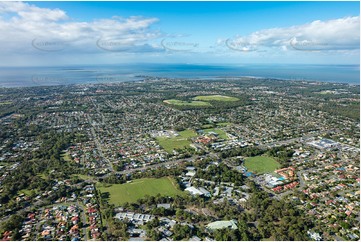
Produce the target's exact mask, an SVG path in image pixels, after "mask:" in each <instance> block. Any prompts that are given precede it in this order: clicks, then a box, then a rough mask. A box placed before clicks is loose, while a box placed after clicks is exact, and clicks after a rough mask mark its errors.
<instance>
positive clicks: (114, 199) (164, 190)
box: [97, 177, 184, 206]
mask: <svg viewBox="0 0 361 242" xmlns="http://www.w3.org/2000/svg"><path fill="white" fill-rule="evenodd" d="M175 185H176V184H175V181H174V180H173V179H172V178H170V177H163V178H143V179H137V180H133V181H132V182H131V183H126V184H112V185H109V184H104V183H97V189H98V190H100V191H101V192H102V193H105V194H104V195H105V196H109V203H111V204H114V205H116V206H120V205H122V204H124V203H126V202H129V203H131V202H136V201H137V200H138V199H139V198H142V197H144V196H145V195H149V196H156V195H157V194H158V193H159V194H161V195H164V196H175V195H183V194H184V192H182V191H181V190H179V189H177V187H176V186H175ZM104 195H103V196H104Z"/></svg>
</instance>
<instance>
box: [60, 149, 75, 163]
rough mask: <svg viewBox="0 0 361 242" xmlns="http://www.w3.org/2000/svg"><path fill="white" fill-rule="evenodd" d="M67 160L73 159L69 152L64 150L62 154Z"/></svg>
mask: <svg viewBox="0 0 361 242" xmlns="http://www.w3.org/2000/svg"><path fill="white" fill-rule="evenodd" d="M60 157H61V158H63V159H64V160H65V161H72V159H71V157H70V154H69V152H67V151H65V150H63V152H62V154H61V155H60Z"/></svg>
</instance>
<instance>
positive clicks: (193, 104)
mask: <svg viewBox="0 0 361 242" xmlns="http://www.w3.org/2000/svg"><path fill="white" fill-rule="evenodd" d="M163 102H164V103H167V104H171V105H175V106H191V107H209V106H212V105H211V104H210V103H207V102H202V101H190V102H187V101H182V100H177V99H169V100H164V101H163Z"/></svg>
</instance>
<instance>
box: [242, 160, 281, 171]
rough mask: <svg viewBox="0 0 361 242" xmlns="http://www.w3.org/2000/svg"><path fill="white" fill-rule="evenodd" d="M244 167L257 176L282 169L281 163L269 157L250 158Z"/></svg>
mask: <svg viewBox="0 0 361 242" xmlns="http://www.w3.org/2000/svg"><path fill="white" fill-rule="evenodd" d="M244 166H245V167H246V168H247V170H248V171H251V172H254V173H256V174H262V173H267V172H272V171H274V170H276V169H277V168H279V167H281V165H280V163H278V162H277V161H276V160H275V159H273V158H272V157H268V156H255V157H249V158H247V159H246V160H245V161H244Z"/></svg>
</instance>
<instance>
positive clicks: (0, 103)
mask: <svg viewBox="0 0 361 242" xmlns="http://www.w3.org/2000/svg"><path fill="white" fill-rule="evenodd" d="M12 103H13V102H10V101H7V102H0V105H10V104H12Z"/></svg>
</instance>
